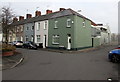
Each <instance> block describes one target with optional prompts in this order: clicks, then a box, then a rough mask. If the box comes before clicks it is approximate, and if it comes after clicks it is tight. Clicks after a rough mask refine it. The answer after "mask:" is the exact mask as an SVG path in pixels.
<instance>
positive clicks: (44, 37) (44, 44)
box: [43, 35, 46, 48]
mask: <svg viewBox="0 0 120 82" xmlns="http://www.w3.org/2000/svg"><path fill="white" fill-rule="evenodd" d="M43 48H46V35H44V36H43Z"/></svg>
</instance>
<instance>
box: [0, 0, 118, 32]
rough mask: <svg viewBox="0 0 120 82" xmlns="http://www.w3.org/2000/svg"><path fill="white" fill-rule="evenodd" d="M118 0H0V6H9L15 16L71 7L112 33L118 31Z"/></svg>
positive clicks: (33, 14)
mask: <svg viewBox="0 0 120 82" xmlns="http://www.w3.org/2000/svg"><path fill="white" fill-rule="evenodd" d="M119 1H120V0H0V7H3V6H10V7H11V9H12V10H13V12H14V13H15V14H16V15H17V16H26V14H27V13H30V14H32V16H33V17H34V16H35V11H36V10H40V11H41V13H42V14H45V12H46V10H47V9H50V10H52V11H53V12H55V11H58V10H59V8H66V9H67V8H71V9H73V10H75V11H77V12H78V11H79V10H81V12H78V13H80V14H82V15H84V16H85V17H87V18H89V19H91V20H92V21H94V22H95V23H102V24H104V25H106V24H107V25H109V27H110V30H111V32H112V33H118V2H119Z"/></svg>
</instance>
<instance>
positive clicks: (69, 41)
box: [67, 34, 71, 50]
mask: <svg viewBox="0 0 120 82" xmlns="http://www.w3.org/2000/svg"><path fill="white" fill-rule="evenodd" d="M67 43H68V46H67V49H68V50H70V49H71V35H70V34H68V41H67Z"/></svg>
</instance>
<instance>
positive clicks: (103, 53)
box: [3, 46, 118, 80]
mask: <svg viewBox="0 0 120 82" xmlns="http://www.w3.org/2000/svg"><path fill="white" fill-rule="evenodd" d="M115 47H116V46H109V47H104V48H101V49H98V50H95V51H89V52H79V53H57V52H49V51H42V50H28V49H20V48H19V49H17V50H18V51H20V52H22V53H23V54H24V55H25V60H24V61H23V62H22V63H21V64H20V65H19V66H17V67H15V68H13V69H8V70H3V80H106V79H107V78H113V79H114V80H117V79H118V64H115V63H112V62H109V61H108V59H107V56H108V51H110V50H111V49H113V48H115Z"/></svg>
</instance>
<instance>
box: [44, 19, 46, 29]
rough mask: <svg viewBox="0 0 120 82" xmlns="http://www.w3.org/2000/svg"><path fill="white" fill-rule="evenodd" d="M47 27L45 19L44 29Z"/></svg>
mask: <svg viewBox="0 0 120 82" xmlns="http://www.w3.org/2000/svg"><path fill="white" fill-rule="evenodd" d="M46 29H47V21H45V22H44V30H46Z"/></svg>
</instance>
